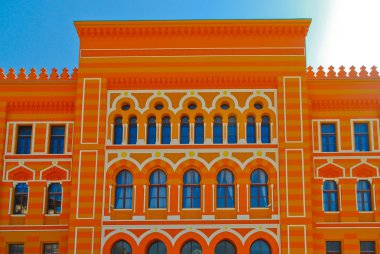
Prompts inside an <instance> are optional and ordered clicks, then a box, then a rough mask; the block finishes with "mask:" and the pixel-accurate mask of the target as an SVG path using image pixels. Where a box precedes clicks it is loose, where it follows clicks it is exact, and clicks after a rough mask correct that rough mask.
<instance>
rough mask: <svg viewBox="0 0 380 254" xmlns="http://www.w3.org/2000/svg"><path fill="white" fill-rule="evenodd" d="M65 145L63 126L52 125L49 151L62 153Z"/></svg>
mask: <svg viewBox="0 0 380 254" xmlns="http://www.w3.org/2000/svg"><path fill="white" fill-rule="evenodd" d="M64 147H65V126H52V127H51V129H50V153H51V154H63V149H64Z"/></svg>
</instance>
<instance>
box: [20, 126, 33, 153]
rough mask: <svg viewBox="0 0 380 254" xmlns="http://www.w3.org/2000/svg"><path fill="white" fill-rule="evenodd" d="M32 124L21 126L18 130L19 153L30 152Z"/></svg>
mask: <svg viewBox="0 0 380 254" xmlns="http://www.w3.org/2000/svg"><path fill="white" fill-rule="evenodd" d="M31 140H32V126H19V127H18V132H17V154H30V145H31Z"/></svg>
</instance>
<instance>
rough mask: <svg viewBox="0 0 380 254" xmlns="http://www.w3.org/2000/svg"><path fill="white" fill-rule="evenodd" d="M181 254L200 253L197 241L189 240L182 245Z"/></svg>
mask: <svg viewBox="0 0 380 254" xmlns="http://www.w3.org/2000/svg"><path fill="white" fill-rule="evenodd" d="M181 254H202V247H201V246H200V245H199V243H198V242H196V241H194V240H190V241H187V242H186V243H185V244H184V245H183V246H182V248H181Z"/></svg>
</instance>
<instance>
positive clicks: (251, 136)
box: [247, 116, 256, 144]
mask: <svg viewBox="0 0 380 254" xmlns="http://www.w3.org/2000/svg"><path fill="white" fill-rule="evenodd" d="M247 143H248V144H253V143H256V122H255V118H254V117H253V116H248V117H247Z"/></svg>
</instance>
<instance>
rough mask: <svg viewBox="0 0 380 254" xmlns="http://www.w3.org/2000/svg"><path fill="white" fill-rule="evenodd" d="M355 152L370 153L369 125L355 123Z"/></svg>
mask: <svg viewBox="0 0 380 254" xmlns="http://www.w3.org/2000/svg"><path fill="white" fill-rule="evenodd" d="M354 132H355V151H358V152H365V151H369V135H368V123H355V124H354Z"/></svg>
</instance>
